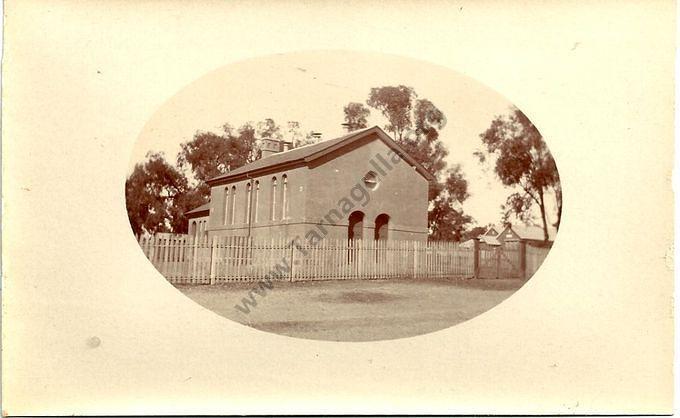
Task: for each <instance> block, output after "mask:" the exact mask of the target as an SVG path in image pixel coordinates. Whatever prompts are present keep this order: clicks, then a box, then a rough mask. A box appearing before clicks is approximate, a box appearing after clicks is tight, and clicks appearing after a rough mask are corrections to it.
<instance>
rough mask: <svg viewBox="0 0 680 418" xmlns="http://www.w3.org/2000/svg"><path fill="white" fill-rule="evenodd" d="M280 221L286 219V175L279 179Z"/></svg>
mask: <svg viewBox="0 0 680 418" xmlns="http://www.w3.org/2000/svg"><path fill="white" fill-rule="evenodd" d="M281 182H282V183H283V184H282V185H281V186H282V187H281V219H288V175H286V174H284V175H283V176H282V177H281Z"/></svg>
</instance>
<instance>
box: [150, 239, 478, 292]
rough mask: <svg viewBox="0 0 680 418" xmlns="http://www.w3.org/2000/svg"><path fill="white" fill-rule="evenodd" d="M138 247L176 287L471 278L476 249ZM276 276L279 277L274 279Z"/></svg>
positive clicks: (395, 245)
mask: <svg viewBox="0 0 680 418" xmlns="http://www.w3.org/2000/svg"><path fill="white" fill-rule="evenodd" d="M139 245H140V247H141V248H142V250H143V251H144V254H145V255H146V256H147V258H148V259H149V260H150V261H151V263H152V264H153V265H154V266H155V267H156V269H158V271H159V272H160V273H161V274H162V275H163V276H165V277H166V278H167V279H168V280H169V281H170V282H171V283H177V284H214V283H222V282H235V281H255V280H261V279H265V278H273V279H274V280H286V281H299V280H327V279H377V278H397V277H412V278H428V277H472V276H473V275H474V250H473V249H469V248H463V247H461V246H460V245H459V244H458V243H454V242H427V243H424V242H415V241H369V240H366V241H361V240H357V241H346V240H337V241H334V240H328V239H325V240H323V241H321V242H320V243H319V244H318V245H309V244H306V243H304V242H298V243H296V244H295V245H293V243H292V242H291V241H289V240H284V239H279V240H271V241H257V240H254V239H252V238H246V237H213V238H211V239H208V238H203V239H198V240H196V239H192V238H191V237H189V236H186V235H169V234H158V235H156V236H142V237H140V238H139ZM272 273H274V274H272Z"/></svg>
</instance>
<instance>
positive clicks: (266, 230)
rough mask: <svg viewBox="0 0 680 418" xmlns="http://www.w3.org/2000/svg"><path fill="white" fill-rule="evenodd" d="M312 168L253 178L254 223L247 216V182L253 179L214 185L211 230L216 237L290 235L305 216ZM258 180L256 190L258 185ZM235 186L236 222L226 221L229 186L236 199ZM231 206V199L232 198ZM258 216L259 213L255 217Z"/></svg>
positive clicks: (211, 201) (209, 226) (209, 223)
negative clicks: (310, 169)
mask: <svg viewBox="0 0 680 418" xmlns="http://www.w3.org/2000/svg"><path fill="white" fill-rule="evenodd" d="M308 174H309V170H308V169H307V168H306V167H300V168H295V169H292V170H288V171H282V172H279V173H276V174H271V175H267V176H259V177H253V179H252V184H253V189H252V191H251V193H252V194H251V196H250V202H251V222H250V225H249V222H248V217H247V215H246V214H247V200H248V199H247V198H246V196H247V185H248V183H250V180H243V181H239V182H235V183H230V184H227V185H221V186H214V187H212V189H211V191H210V197H211V199H210V220H209V222H208V231H209V234H210V235H216V236H248V235H249V233H250V235H252V236H257V237H264V238H278V235H280V234H289V233H292V232H291V231H292V230H294V229H295V227H294V226H293V225H296V224H299V223H300V222H302V221H303V219H304V215H303V214H304V211H305V195H306V190H307V181H308ZM284 175H285V176H286V178H287V192H286V210H285V218H284V210H283V188H284V183H283V176H284ZM274 177H276V180H277V185H276V205H275V215H274V217H273V219H272V211H271V209H272V183H273V181H272V180H273V178H274ZM256 182H259V185H260V190H259V193H257V191H256V188H255V185H256V184H257V183H256ZM234 187H236V194H235V196H236V202H235V205H234V209H235V211H234V221H233V223H232V222H231V219H227V220H226V221H225V214H227V213H228V211H226V210H225V208H226V198H227V193H226V192H227V189H228V190H229V196H230V199H231V198H233V196H234V194H233V188H234ZM229 202H230V203H229V204H230V205H231V204H232V203H231V200H230V201H229ZM256 215H257V216H256Z"/></svg>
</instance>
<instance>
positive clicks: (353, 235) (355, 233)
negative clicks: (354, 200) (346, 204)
mask: <svg viewBox="0 0 680 418" xmlns="http://www.w3.org/2000/svg"><path fill="white" fill-rule="evenodd" d="M363 237H364V213H363V212H360V211H356V212H352V213H351V214H350V215H349V225H348V228H347V239H349V240H350V241H351V240H356V239H362V238H363Z"/></svg>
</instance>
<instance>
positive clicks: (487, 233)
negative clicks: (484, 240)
mask: <svg viewBox="0 0 680 418" xmlns="http://www.w3.org/2000/svg"><path fill="white" fill-rule="evenodd" d="M491 231H493V232H495V234H490V232H491ZM483 235H488V236H491V237H495V236H496V235H498V228H496V225H491V226H489V227H488V228H487V229H486V232H484V234H483Z"/></svg>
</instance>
